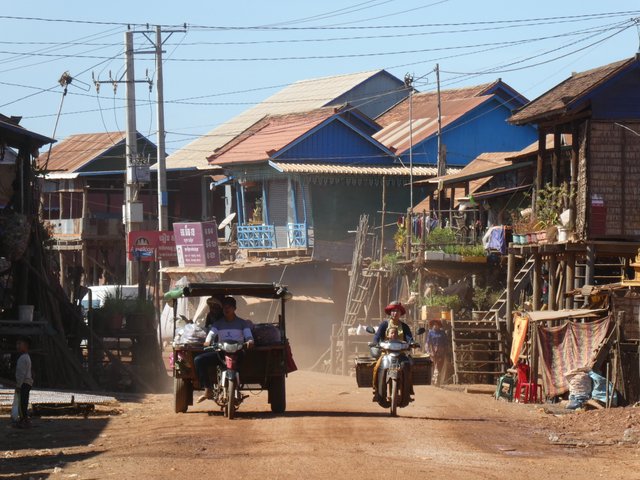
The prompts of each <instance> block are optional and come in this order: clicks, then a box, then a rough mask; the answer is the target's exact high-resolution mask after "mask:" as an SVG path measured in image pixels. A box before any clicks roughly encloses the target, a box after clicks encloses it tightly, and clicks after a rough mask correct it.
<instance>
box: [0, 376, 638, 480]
mask: <svg viewBox="0 0 640 480" xmlns="http://www.w3.org/2000/svg"><path fill="white" fill-rule="evenodd" d="M287 386H288V411H287V414H286V415H285V416H275V415H272V414H271V413H270V412H269V408H268V405H267V403H266V396H265V395H259V396H252V397H250V398H248V399H247V400H246V401H245V403H244V404H243V405H242V408H241V410H240V412H239V416H238V418H237V419H235V420H233V421H229V420H227V419H226V418H224V417H222V415H221V414H220V413H218V411H217V409H214V405H213V404H212V403H208V404H204V405H203V406H198V407H196V408H193V410H190V411H189V412H188V413H186V414H174V413H173V412H172V404H171V396H170V395H151V396H146V397H143V398H140V399H138V400H137V401H135V402H122V403H121V404H119V405H118V406H117V407H116V408H117V412H115V411H114V412H111V413H110V412H109V411H103V412H102V413H101V414H97V415H93V416H90V417H89V418H86V419H85V418H78V417H50V418H42V419H35V420H34V428H32V429H31V430H24V431H23V430H15V429H11V428H9V427H7V426H6V425H7V424H8V418H7V416H6V415H3V418H2V422H3V424H4V425H3V426H2V435H1V436H0V478H34V479H35V478H52V479H58V478H59V479H64V478H77V479H90V478H118V479H120V478H123V479H129V478H132V479H133V478H135V479H146V478H162V479H165V478H171V479H190V478H196V479H199V478H202V479H205V478H261V479H271V478H303V479H313V478H325V479H335V478H350V479H357V478H366V479H379V478H387V477H388V478H403V479H405V478H435V479H440V478H447V479H451V480H454V479H475V478H480V479H509V480H513V479H529V478H535V479H537V480H545V479H552V478H553V479H592V478H594V479H595V478H606V479H611V478H624V479H640V445H639V444H638V440H640V438H639V439H638V440H635V439H634V438H632V439H631V440H630V439H629V438H627V440H630V441H626V442H622V441H621V440H622V439H620V441H618V440H617V439H616V438H615V437H616V435H618V433H617V430H614V431H606V432H604V433H603V434H602V436H600V438H598V436H597V435H596V436H595V437H594V435H593V432H594V428H591V427H589V428H587V427H585V425H588V424H589V421H588V417H587V416H588V415H589V412H587V413H584V414H582V415H584V417H582V418H583V419H584V421H581V420H580V419H579V418H578V417H575V416H572V417H573V418H572V419H571V421H569V422H567V421H566V420H565V419H563V418H560V417H557V416H554V415H551V414H548V413H544V412H543V411H542V408H540V407H533V406H528V405H527V406H525V405H517V404H508V403H505V402H496V401H494V400H493V399H492V398H491V397H489V396H485V395H470V394H465V393H461V392H453V391H448V390H442V389H437V388H434V387H417V388H416V394H417V395H416V401H415V402H414V403H413V404H411V405H410V406H409V407H407V408H405V409H402V410H400V416H399V417H398V418H390V417H389V416H388V415H387V412H386V411H384V410H382V409H381V408H380V407H378V406H377V405H376V404H374V403H372V402H371V394H370V392H369V391H368V389H357V388H356V387H355V379H353V378H348V377H338V376H329V375H322V374H314V373H308V372H296V373H294V374H292V375H291V376H290V377H289V381H288V384H287ZM208 410H211V412H208ZM619 411H620V412H622V413H618V414H617V415H618V417H620V418H621V420H620V421H619V422H618V423H616V425H618V424H619V425H620V428H626V427H628V426H629V425H631V427H633V428H632V430H633V431H636V430H637V431H638V432H639V433H640V420H639V419H638V412H639V411H640V408H633V409H632V408H629V409H625V410H624V411H622V410H621V409H619ZM598 415H600V417H593V418H600V420H599V422H597V423H600V424H601V423H602V422H606V417H603V416H602V415H603V414H602V413H599V412H598ZM621 415H622V416H621ZM581 425H582V426H583V427H581ZM616 428H617V427H616ZM619 434H620V435H622V431H620V432H619ZM627 436H629V435H627ZM605 437H606V438H605ZM603 438H604V440H603Z"/></svg>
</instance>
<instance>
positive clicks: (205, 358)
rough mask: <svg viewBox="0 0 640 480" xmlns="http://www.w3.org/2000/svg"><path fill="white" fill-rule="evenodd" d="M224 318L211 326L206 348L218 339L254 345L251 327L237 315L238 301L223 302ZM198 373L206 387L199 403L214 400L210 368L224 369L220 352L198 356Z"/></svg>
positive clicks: (205, 343)
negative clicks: (217, 366) (219, 367)
mask: <svg viewBox="0 0 640 480" xmlns="http://www.w3.org/2000/svg"><path fill="white" fill-rule="evenodd" d="M222 313H223V315H224V316H223V317H222V318H221V319H219V320H216V321H215V322H213V323H212V324H211V330H210V331H209V334H208V335H207V338H206V339H205V341H204V346H205V347H208V346H209V345H211V342H212V341H213V340H214V339H215V338H216V337H217V338H218V341H220V342H224V341H236V342H244V343H246V347H247V348H252V347H253V345H254V340H253V335H252V333H251V326H250V323H249V322H248V321H247V320H244V319H242V318H240V317H238V316H237V315H236V299H235V298H233V297H225V298H224V299H223V300H222ZM193 363H194V365H195V368H196V373H197V375H198V379H199V380H200V385H203V386H204V387H205V389H204V394H203V395H202V396H200V397H199V398H198V403H201V402H204V401H205V400H207V399H209V400H210V399H212V398H213V385H212V382H211V377H210V375H209V367H211V366H216V365H220V366H221V367H224V364H223V363H222V360H221V359H220V355H219V354H218V352H205V353H201V354H200V355H198V356H197V357H196V358H195V360H194V362H193Z"/></svg>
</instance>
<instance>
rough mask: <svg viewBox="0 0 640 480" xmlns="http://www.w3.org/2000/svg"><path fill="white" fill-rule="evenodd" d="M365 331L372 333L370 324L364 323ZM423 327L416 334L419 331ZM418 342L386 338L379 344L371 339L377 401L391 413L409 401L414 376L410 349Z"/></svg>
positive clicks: (417, 333) (419, 332)
mask: <svg viewBox="0 0 640 480" xmlns="http://www.w3.org/2000/svg"><path fill="white" fill-rule="evenodd" d="M367 332H368V333H375V329H373V327H367ZM424 332H425V329H424V328H420V329H418V331H417V332H416V335H422V334H423V333H424ZM419 346H420V345H419V344H418V343H416V342H413V343H409V342H405V341H402V340H385V341H382V342H380V343H378V344H376V343H374V342H371V343H369V347H370V350H371V356H372V357H373V358H379V360H378V374H377V385H376V391H377V392H378V396H377V402H378V404H379V405H380V406H381V407H382V408H388V409H389V413H390V414H391V416H392V417H395V416H396V415H397V410H398V408H404V407H406V406H407V405H409V403H410V402H411V400H412V399H411V394H412V393H413V379H412V374H411V365H412V361H411V350H412V349H413V348H417V347H419Z"/></svg>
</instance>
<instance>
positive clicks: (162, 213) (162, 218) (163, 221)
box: [155, 25, 169, 268]
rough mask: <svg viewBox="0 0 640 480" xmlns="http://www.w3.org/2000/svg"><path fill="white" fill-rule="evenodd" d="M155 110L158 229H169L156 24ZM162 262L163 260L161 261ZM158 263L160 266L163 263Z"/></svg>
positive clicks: (159, 33)
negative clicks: (156, 128) (156, 125)
mask: <svg viewBox="0 0 640 480" xmlns="http://www.w3.org/2000/svg"><path fill="white" fill-rule="evenodd" d="M155 47H156V103H157V105H156V111H157V116H158V135H157V139H158V143H157V147H158V154H157V160H158V165H157V167H158V230H168V229H169V219H168V214H167V205H168V203H169V202H168V193H167V165H166V159H165V145H164V140H165V130H164V91H163V89H164V84H163V79H162V27H160V25H156V43H155ZM162 263H164V262H162ZM162 263H161V264H160V267H161V268H162V267H163V266H164V265H162Z"/></svg>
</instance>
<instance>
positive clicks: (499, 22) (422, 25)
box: [189, 10, 640, 31]
mask: <svg viewBox="0 0 640 480" xmlns="http://www.w3.org/2000/svg"><path fill="white" fill-rule="evenodd" d="M638 13H640V10H626V11H616V12H602V13H591V14H582V15H560V16H550V17H537V18H526V19H511V20H486V21H477V22H453V23H420V24H411V25H406V24H405V25H401V24H400V25H367V26H334V27H332V26H306V27H260V26H213V25H198V24H189V28H191V29H206V30H221V31H225V30H267V31H268V30H385V29H401V28H425V27H458V26H469V25H502V24H510V23H525V22H533V21H537V22H547V21H552V20H561V19H562V20H573V19H596V18H607V17H611V16H623V15H637V14H638Z"/></svg>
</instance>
